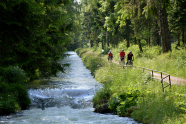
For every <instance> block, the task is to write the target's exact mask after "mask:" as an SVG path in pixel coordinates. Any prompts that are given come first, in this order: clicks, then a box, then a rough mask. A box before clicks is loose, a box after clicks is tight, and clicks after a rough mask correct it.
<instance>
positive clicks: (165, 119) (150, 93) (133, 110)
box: [76, 46, 186, 124]
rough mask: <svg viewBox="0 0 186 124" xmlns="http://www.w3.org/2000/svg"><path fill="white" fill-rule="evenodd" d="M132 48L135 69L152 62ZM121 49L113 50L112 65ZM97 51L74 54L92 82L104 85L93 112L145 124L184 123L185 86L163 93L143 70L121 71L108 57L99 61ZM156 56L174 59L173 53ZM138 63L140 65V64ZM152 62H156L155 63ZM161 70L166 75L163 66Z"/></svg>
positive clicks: (159, 85) (99, 57)
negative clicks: (82, 64) (103, 111)
mask: <svg viewBox="0 0 186 124" xmlns="http://www.w3.org/2000/svg"><path fill="white" fill-rule="evenodd" d="M135 47H136V46H133V47H131V48H130V50H131V51H133V53H134V55H135V58H136V59H135V61H134V62H135V63H134V64H135V65H139V66H140V64H142V63H143V62H144V63H145V62H146V61H149V62H150V61H152V59H150V60H148V58H149V57H150V55H151V54H150V53H146V54H143V55H141V53H136V52H137V50H136V51H135ZM120 49H121V48H118V50H117V49H112V51H113V53H114V60H115V61H119V51H120ZM133 49H134V50H133ZM157 50H159V48H157ZM100 51H101V49H100V50H99V49H96V50H95V49H94V50H93V49H82V50H81V49H78V50H77V51H76V52H77V53H78V54H79V56H81V58H82V61H83V62H84V64H85V65H86V67H87V68H88V69H90V70H91V73H92V74H93V75H94V76H95V79H96V80H98V81H99V82H100V83H103V84H104V88H103V89H101V90H100V91H99V92H97V93H96V95H95V97H94V99H93V103H94V107H95V108H96V109H95V110H99V109H100V110H101V108H103V107H105V106H106V107H107V108H108V109H109V111H110V112H112V113H113V114H117V115H119V116H128V117H132V118H134V119H135V120H137V121H139V122H142V123H144V124H145V123H147V124H148V123H154V124H163V123H166V124H167V123H168V124H180V123H184V122H186V111H185V110H186V103H185V93H186V90H185V89H186V87H185V86H179V85H173V86H172V87H171V89H169V88H166V89H165V92H164V93H163V92H162V89H161V83H160V82H159V81H156V80H151V79H150V75H149V74H148V73H143V72H142V70H139V69H135V68H125V69H123V68H122V67H121V66H120V65H118V64H114V63H108V62H107V60H106V59H105V58H106V57H107V56H105V57H104V58H101V55H100V53H101V52H100ZM128 51H129V50H128ZM149 51H150V52H152V51H151V50H149ZM126 52H127V51H126ZM155 53H156V52H155ZM147 54H149V56H148V57H146V55H147ZM158 54H159V55H158V56H157V55H154V54H153V56H155V57H156V58H157V59H158V58H159V59H160V58H161V57H160V56H164V55H165V56H169V57H170V54H171V57H173V55H172V53H167V54H163V55H162V54H161V53H158ZM176 57H178V56H176ZM162 58H165V57H162ZM140 59H141V60H143V61H142V62H140V61H139V60H140ZM171 59H174V58H171ZM180 59H183V58H180ZM154 61H157V62H158V60H154ZM164 62H165V61H164ZM173 62H175V61H173ZM153 63H155V62H153ZM165 64H166V62H165ZM156 66H157V65H153V64H152V65H148V64H146V67H149V68H151V67H152V68H151V69H157V70H159V69H158V68H159V67H158V66H157V68H156ZM142 67H143V66H142ZM160 70H161V71H165V72H167V71H166V69H165V68H164V66H162V67H161V68H160ZM182 71H183V69H182V70H181V71H180V72H181V73H182ZM180 72H179V73H180ZM167 73H173V72H172V71H170V72H167ZM175 75H176V74H175ZM183 77H184V75H183ZM107 112H108V110H107Z"/></svg>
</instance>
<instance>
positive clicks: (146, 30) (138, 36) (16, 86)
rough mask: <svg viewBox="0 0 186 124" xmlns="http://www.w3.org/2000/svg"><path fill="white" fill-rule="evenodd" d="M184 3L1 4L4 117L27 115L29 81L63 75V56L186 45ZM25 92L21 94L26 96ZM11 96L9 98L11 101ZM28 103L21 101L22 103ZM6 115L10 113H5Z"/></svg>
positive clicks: (30, 0)
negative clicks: (87, 51) (21, 112)
mask: <svg viewBox="0 0 186 124" xmlns="http://www.w3.org/2000/svg"><path fill="white" fill-rule="evenodd" d="M185 4H186V1H185V0H81V1H80V2H79V3H78V2H77V1H74V0H1V1H0V10H1V11H0V89H1V90H0V92H1V95H0V114H9V113H11V112H15V111H16V110H20V109H26V108H27V107H28V105H29V98H28V95H27V93H26V87H25V86H26V84H28V82H29V81H30V80H34V79H38V78H43V77H49V76H51V75H56V73H57V72H59V71H64V66H67V65H60V64H59V63H58V60H60V59H61V58H64V57H65V56H64V54H63V53H64V52H66V51H68V50H75V49H76V48H83V47H93V48H94V47H95V48H96V47H98V46H99V44H102V48H103V49H108V48H110V46H112V47H116V46H117V45H118V44H119V43H121V42H124V43H125V45H126V47H127V48H129V47H130V46H132V45H134V44H138V47H139V51H140V52H143V48H144V47H147V46H148V47H153V46H157V45H158V46H161V47H162V53H166V52H169V51H171V43H172V42H177V46H176V47H177V48H179V47H182V48H184V47H185V44H186V41H185V40H186V38H185V36H186V33H185V30H186V18H185V17H186V9H185V6H184V5H185ZM21 91H22V92H21ZM7 96H9V98H8V99H7ZM23 98H24V99H25V100H24V101H22V100H21V99H23ZM5 111H6V113H4V112H5Z"/></svg>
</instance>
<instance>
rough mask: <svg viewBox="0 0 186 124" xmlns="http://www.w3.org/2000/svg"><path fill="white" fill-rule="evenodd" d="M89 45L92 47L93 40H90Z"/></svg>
mask: <svg viewBox="0 0 186 124" xmlns="http://www.w3.org/2000/svg"><path fill="white" fill-rule="evenodd" d="M90 47H91V48H92V47H93V40H90Z"/></svg>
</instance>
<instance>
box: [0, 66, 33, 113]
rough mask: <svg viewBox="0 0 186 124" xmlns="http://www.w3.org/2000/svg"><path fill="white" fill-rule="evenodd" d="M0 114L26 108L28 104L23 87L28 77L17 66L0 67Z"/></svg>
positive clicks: (28, 100)
mask: <svg viewBox="0 0 186 124" xmlns="http://www.w3.org/2000/svg"><path fill="white" fill-rule="evenodd" d="M0 74H1V77H0V115H7V114H10V113H14V112H16V111H19V110H20V109H27V108H28V106H29V104H30V99H29V96H28V91H27V89H26V87H25V85H26V83H28V81H29V80H28V77H27V76H26V74H25V72H24V71H23V70H22V69H20V68H19V67H17V66H16V67H13V66H9V67H7V68H0Z"/></svg>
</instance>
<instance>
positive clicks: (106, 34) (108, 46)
mask: <svg viewBox="0 0 186 124" xmlns="http://www.w3.org/2000/svg"><path fill="white" fill-rule="evenodd" d="M106 42H107V47H109V41H108V32H106Z"/></svg>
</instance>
